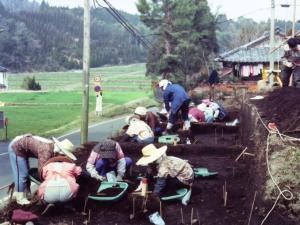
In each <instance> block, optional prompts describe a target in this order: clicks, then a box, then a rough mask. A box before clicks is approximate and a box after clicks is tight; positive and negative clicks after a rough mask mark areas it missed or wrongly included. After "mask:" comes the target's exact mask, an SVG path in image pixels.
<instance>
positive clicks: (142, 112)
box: [134, 106, 147, 116]
mask: <svg viewBox="0 0 300 225" xmlns="http://www.w3.org/2000/svg"><path fill="white" fill-rule="evenodd" d="M134 114H137V115H140V116H146V114H147V109H146V108H145V107H143V106H138V107H136V109H135V110H134Z"/></svg>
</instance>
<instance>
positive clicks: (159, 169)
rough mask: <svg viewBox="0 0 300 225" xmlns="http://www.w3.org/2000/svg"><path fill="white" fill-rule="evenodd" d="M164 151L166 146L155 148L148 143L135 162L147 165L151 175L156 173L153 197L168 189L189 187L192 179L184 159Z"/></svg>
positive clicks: (192, 175) (191, 173) (189, 168)
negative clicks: (168, 154)
mask: <svg viewBox="0 0 300 225" xmlns="http://www.w3.org/2000/svg"><path fill="white" fill-rule="evenodd" d="M166 151H167V146H162V147H161V148H156V147H155V146H154V145H153V144H149V145H147V146H145V147H144V148H143V149H142V154H143V157H142V158H140V159H139V160H138V161H137V163H136V165H141V166H148V170H147V171H152V175H153V176H154V175H157V177H158V178H157V181H156V183H155V185H154V191H153V196H154V197H156V196H157V197H161V196H162V194H163V193H164V192H165V191H166V190H168V189H171V190H177V189H179V188H184V187H185V188H189V189H191V187H192V184H193V181H194V171H193V169H192V167H191V165H190V164H189V163H188V162H187V161H186V160H182V159H180V158H177V157H174V156H167V155H166ZM154 171H156V172H154ZM156 173H157V174H156Z"/></svg>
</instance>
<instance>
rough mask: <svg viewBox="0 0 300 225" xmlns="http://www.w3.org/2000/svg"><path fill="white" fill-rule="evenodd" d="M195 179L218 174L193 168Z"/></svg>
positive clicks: (204, 169)
mask: <svg viewBox="0 0 300 225" xmlns="http://www.w3.org/2000/svg"><path fill="white" fill-rule="evenodd" d="M194 174H195V177H196V178H197V177H211V176H216V175H218V172H209V171H208V169H207V168H194Z"/></svg>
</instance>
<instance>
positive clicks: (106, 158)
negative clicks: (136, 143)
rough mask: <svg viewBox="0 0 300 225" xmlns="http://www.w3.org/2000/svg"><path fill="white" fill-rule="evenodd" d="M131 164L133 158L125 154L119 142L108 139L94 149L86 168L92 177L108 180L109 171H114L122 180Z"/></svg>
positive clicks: (118, 179)
mask: <svg viewBox="0 0 300 225" xmlns="http://www.w3.org/2000/svg"><path fill="white" fill-rule="evenodd" d="M131 165H132V159H131V158H129V157H125V156H124V153H123V151H122V148H121V146H120V145H119V143H118V142H116V141H113V140H110V139H106V140H104V141H100V142H99V143H98V144H97V145H96V146H95V147H94V148H93V149H92V151H91V154H90V156H89V158H88V160H87V164H86V170H87V171H88V172H89V174H90V175H91V177H93V178H95V179H97V180H100V181H104V180H107V173H110V174H111V172H112V171H113V173H114V174H115V175H117V176H116V179H117V181H121V180H123V177H124V175H125V173H126V170H128V169H129V168H130V166H131Z"/></svg>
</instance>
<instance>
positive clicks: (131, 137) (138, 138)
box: [120, 115, 154, 144]
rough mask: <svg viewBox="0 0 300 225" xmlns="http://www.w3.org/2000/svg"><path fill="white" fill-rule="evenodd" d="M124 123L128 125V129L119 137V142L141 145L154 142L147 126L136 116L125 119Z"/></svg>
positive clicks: (152, 134) (151, 132)
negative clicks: (131, 142)
mask: <svg viewBox="0 0 300 225" xmlns="http://www.w3.org/2000/svg"><path fill="white" fill-rule="evenodd" d="M125 122H126V123H127V124H128V129H127V131H126V133H125V134H124V135H123V136H122V137H121V139H120V141H121V142H126V141H133V142H138V143H143V144H150V143H153V142H154V133H153V131H152V130H151V128H150V127H149V126H148V124H146V123H145V122H144V121H142V120H140V119H139V117H138V116H136V115H133V116H128V117H127V118H126V119H125Z"/></svg>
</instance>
